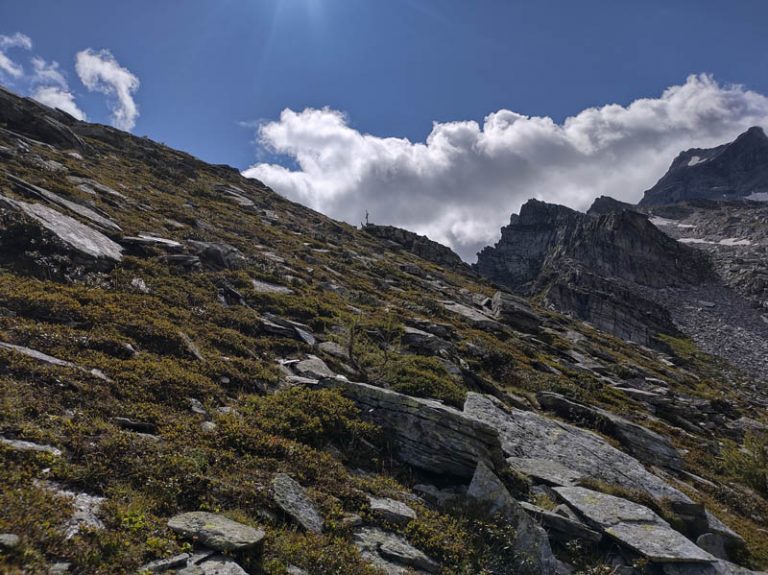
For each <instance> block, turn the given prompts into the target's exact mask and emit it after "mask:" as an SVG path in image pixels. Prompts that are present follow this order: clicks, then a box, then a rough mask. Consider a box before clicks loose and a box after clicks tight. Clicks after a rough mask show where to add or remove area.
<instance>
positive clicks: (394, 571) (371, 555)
mask: <svg viewBox="0 0 768 575" xmlns="http://www.w3.org/2000/svg"><path fill="white" fill-rule="evenodd" d="M353 542H354V544H355V546H356V547H357V548H358V549H359V550H360V555H361V556H362V557H363V559H365V560H366V561H368V562H370V563H371V564H372V565H373V566H374V567H377V568H378V569H381V570H382V571H383V572H384V573H386V574H387V575H405V574H406V572H407V570H408V568H409V567H410V568H413V569H418V570H419V571H421V572H427V573H438V572H439V570H440V566H439V564H438V563H437V562H435V561H434V560H432V559H430V558H429V557H428V556H427V555H425V554H424V553H422V552H421V551H419V550H418V549H416V548H415V547H413V546H412V545H411V544H410V543H408V542H407V541H406V540H405V539H403V538H402V537H399V536H397V535H394V534H392V533H387V532H386V531H382V530H381V529H377V528H375V527H364V528H362V529H360V530H359V531H356V532H355V536H354V541H353Z"/></svg>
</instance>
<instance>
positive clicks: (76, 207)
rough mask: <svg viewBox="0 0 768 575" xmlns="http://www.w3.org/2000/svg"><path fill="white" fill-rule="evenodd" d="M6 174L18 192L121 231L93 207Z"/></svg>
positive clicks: (109, 228) (99, 224)
mask: <svg viewBox="0 0 768 575" xmlns="http://www.w3.org/2000/svg"><path fill="white" fill-rule="evenodd" d="M5 176H6V178H8V179H9V180H10V181H11V182H12V183H13V186H14V189H15V190H16V191H17V192H20V193H21V194H24V195H25V196H32V197H33V198H35V199H41V200H44V201H46V202H49V203H52V204H56V205H57V206H59V207H62V208H65V209H67V210H69V211H70V212H72V213H75V214H77V215H78V216H80V217H82V218H85V219H87V220H89V221H90V222H91V223H92V224H95V225H96V226H97V227H100V228H102V229H105V230H110V231H114V232H119V231H120V226H118V225H117V224H116V223H115V222H114V221H112V220H111V219H109V218H107V217H105V216H103V215H101V214H99V213H98V212H96V211H94V210H92V209H91V208H87V207H85V206H82V205H80V204H78V203H76V202H73V201H71V200H67V199H66V198H62V197H61V196H59V195H58V194H54V193H53V192H50V191H48V190H46V189H44V188H41V187H39V186H35V185H33V184H30V183H29V182H26V181H24V180H22V179H21V178H18V177H16V176H14V175H12V174H9V173H6V174H5Z"/></svg>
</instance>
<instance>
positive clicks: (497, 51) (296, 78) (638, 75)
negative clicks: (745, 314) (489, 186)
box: [0, 0, 768, 244]
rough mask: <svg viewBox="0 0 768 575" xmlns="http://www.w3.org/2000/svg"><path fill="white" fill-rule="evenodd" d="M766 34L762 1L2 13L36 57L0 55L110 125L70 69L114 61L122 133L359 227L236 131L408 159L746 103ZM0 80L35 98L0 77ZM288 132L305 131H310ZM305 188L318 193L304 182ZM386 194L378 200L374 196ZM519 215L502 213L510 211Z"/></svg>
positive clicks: (359, 1) (475, 0) (196, 6)
mask: <svg viewBox="0 0 768 575" xmlns="http://www.w3.org/2000/svg"><path fill="white" fill-rule="evenodd" d="M766 22H768V3H766V2H765V1H764V0H739V1H738V2H729V3H724V2H721V1H710V0H645V1H643V2H629V1H618V0H600V1H597V0H580V1H578V2H575V1H573V0H557V1H555V0H540V1H535V2H534V1H532V0H527V1H514V0H386V1H385V0H215V1H214V0H205V1H204V0H183V1H181V0H179V1H167V0H131V1H130V2H105V1H104V0H69V1H67V2H61V1H57V0H49V1H42V0H23V1H13V0H4V1H2V2H0V34H4V35H12V34H14V33H17V32H19V33H23V34H25V35H26V36H28V37H29V38H30V39H31V41H32V42H33V48H32V49H31V50H26V49H22V48H19V47H16V48H13V49H9V50H7V52H6V53H7V55H8V57H10V58H12V59H13V60H14V61H15V62H18V63H20V64H22V65H24V66H25V67H26V68H27V69H29V67H30V65H29V63H28V61H27V60H28V59H29V58H30V57H32V56H33V55H37V56H39V57H41V58H44V59H45V60H47V61H49V62H50V61H57V62H58V63H59V64H60V70H61V71H62V72H63V73H64V75H65V77H66V80H67V84H68V90H69V91H71V93H72V96H73V98H74V99H75V101H76V102H77V106H78V107H79V108H80V109H81V110H83V111H84V113H86V114H87V116H88V119H89V120H91V121H98V122H103V123H109V122H110V121H112V120H111V117H110V109H109V108H108V103H109V102H110V101H111V100H110V98H109V97H108V96H107V97H105V94H103V93H101V92H99V91H98V89H95V90H90V91H89V90H88V89H87V88H86V86H85V85H83V83H82V82H81V81H80V79H79V78H78V74H77V73H76V70H75V55H76V54H77V53H78V52H81V51H83V50H86V49H90V50H91V51H93V53H100V52H99V51H101V50H109V52H110V53H111V54H112V55H113V57H114V60H115V62H117V63H119V65H120V67H122V68H124V69H125V70H127V71H130V73H131V74H133V75H134V76H135V77H136V78H137V79H138V80H139V81H140V87H139V88H138V89H136V90H135V91H133V92H132V97H133V99H134V100H135V102H136V104H137V105H138V109H139V115H138V117H136V119H135V127H134V128H133V131H134V133H136V134H139V135H148V136H150V137H151V138H153V139H155V140H158V141H162V142H164V143H166V144H168V145H171V146H173V147H176V148H180V149H183V150H186V151H189V152H191V153H193V154H195V155H196V156H199V157H201V158H203V159H205V160H208V161H211V162H216V163H227V164H230V165H234V166H236V167H239V168H240V169H245V168H247V167H248V166H251V165H252V164H256V163H259V162H264V163H265V164H270V165H271V164H275V165H277V166H279V165H283V166H288V167H289V168H291V169H292V170H293V171H294V172H297V173H299V174H300V178H301V179H302V181H300V182H299V181H298V180H297V178H296V177H293V178H292V180H291V182H288V181H287V179H285V178H283V179H281V177H280V176H281V174H277V177H275V181H274V182H268V183H270V184H273V185H274V184H275V183H278V184H279V183H283V184H285V185H286V190H287V191H286V194H287V195H289V196H292V197H294V198H296V199H300V200H302V201H305V203H309V204H310V205H313V206H314V207H316V208H318V209H321V210H323V211H327V212H329V213H331V214H332V215H336V216H337V217H342V218H345V219H355V218H352V216H351V215H350V216H347V215H346V214H341V213H337V212H336V211H334V207H333V205H332V204H334V203H338V202H337V200H338V196H339V194H340V193H341V192H339V193H335V192H334V193H332V192H333V190H331V191H328V186H331V187H333V186H337V187H338V181H337V180H333V179H332V178H330V176H328V174H327V171H328V169H334V170H337V171H338V170H340V169H343V168H342V167H340V166H338V165H334V166H331V168H329V167H328V166H326V167H325V168H324V170H325V171H323V172H322V174H321V176H328V177H327V178H326V180H325V181H326V184H325V187H324V188H323V190H322V191H321V192H318V191H317V190H313V189H310V188H312V187H313V186H314V187H317V184H316V182H317V181H318V178H317V177H316V176H317V174H314V176H313V174H312V172H311V168H312V166H308V164H307V162H308V160H307V154H308V155H310V156H311V155H312V154H317V153H318V152H317V150H316V149H314V148H312V147H311V146H310V148H311V149H309V150H308V149H307V144H306V141H301V142H298V141H292V142H287V141H285V139H283V140H281V141H279V142H278V141H277V140H275V139H274V137H273V139H272V140H270V141H268V142H266V143H268V144H269V146H264V145H263V141H264V137H263V134H262V144H261V145H260V144H259V143H258V142H256V140H257V139H258V137H257V132H256V130H255V129H254V128H253V127H244V124H246V125H247V124H249V123H252V124H253V123H255V122H261V123H265V122H266V123H269V122H273V123H275V122H277V123H278V124H280V125H281V126H282V127H283V128H286V126H287V125H286V124H285V122H284V121H282V120H281V119H280V114H281V112H282V111H283V110H284V109H286V108H287V109H290V110H293V111H295V112H297V113H299V112H301V111H303V110H305V109H307V108H309V109H322V108H324V107H328V108H329V109H330V110H332V111H337V112H338V113H339V114H343V117H342V120H341V122H342V124H338V123H337V124H336V125H335V128H339V126H340V125H343V128H344V129H349V130H351V131H350V132H349V134H351V135H352V136H354V137H355V138H357V137H360V136H361V135H364V134H371V135H373V136H375V137H376V138H379V139H381V141H382V142H387V140H386V138H390V137H394V138H407V139H409V140H410V142H414V143H418V142H425V141H426V139H427V138H428V136H429V135H430V133H431V132H432V131H433V122H439V123H447V122H471V121H474V122H478V123H479V124H480V125H481V131H482V129H483V128H482V124H483V122H484V119H485V118H486V117H487V116H488V115H489V114H493V113H495V112H497V111H499V110H511V111H514V112H516V113H519V114H522V115H525V116H534V117H542V118H551V119H552V121H554V123H555V124H557V125H560V124H562V122H563V121H564V120H565V119H566V118H567V117H570V116H577V115H578V114H580V113H582V112H583V111H584V110H585V109H588V108H590V107H598V108H601V107H603V106H605V105H608V104H613V103H618V104H620V105H622V106H624V107H627V106H629V105H630V104H631V103H632V102H633V101H635V100H636V99H638V98H660V97H662V94H663V93H664V90H665V89H667V88H669V87H670V86H682V85H685V84H686V79H687V78H688V76H689V75H690V74H702V73H705V74H711V76H709V78H711V79H712V80H713V81H714V82H716V83H717V86H718V89H721V90H725V89H726V88H727V87H728V86H730V85H731V84H742V85H744V86H745V88H744V90H742V92H744V91H745V90H750V91H752V92H754V93H756V94H768V74H767V73H766V71H768V40H766V36H767V35H766V33H765V25H766ZM0 81H2V82H3V83H4V84H6V85H11V86H12V87H15V88H16V89H17V90H20V91H25V90H26V91H29V90H30V89H31V88H29V86H28V85H25V84H24V82H23V79H22V80H18V79H16V80H14V79H13V78H10V77H9V76H8V75H7V74H6V75H5V76H3V77H0ZM14 82H15V85H14ZM104 89H105V88H104V87H103V85H102V91H103V90H104ZM106 89H109V87H107V88H106ZM300 120H301V122H302V126H303V127H306V126H307V125H308V124H307V122H308V121H309V119H308V117H305V116H303V117H301V118H300ZM331 120H333V117H331ZM750 120H754V117H752V116H750ZM758 120H759V117H758ZM331 123H333V122H331ZM325 125H326V126H327V125H328V124H327V123H326V124H325ZM741 127H742V126H741V124H739V123H738V122H732V123H731V124H729V127H728V128H727V129H726V128H724V129H723V130H721V131H719V132H716V133H715V132H712V130H709V131H707V130H705V132H704V133H703V135H702V137H701V138H700V139H696V138H694V136H696V132H695V131H694V132H691V133H690V134H688V135H687V137H688V140H685V139H684V138H683V139H682V140H681V139H678V140H675V143H676V144H677V143H687V142H688V141H689V140H691V143H698V142H700V141H703V142H705V143H708V142H709V140H716V139H717V138H725V137H726V136H727V137H731V136H732V135H733V134H732V132H733V131H734V130H736V129H740V128H741ZM275 137H277V136H275ZM283 137H285V135H284V134H283ZM670 145H672V144H670ZM267 148H270V149H272V150H273V151H274V150H278V151H280V152H281V154H280V155H274V154H272V153H270V152H269V151H268V150H267ZM665 149H666V148H665ZM303 151H304V152H306V153H305V154H304V156H302V152H303ZM358 151H359V150H358ZM349 153H351V152H349ZM417 153H418V151H417ZM669 161H671V158H666V159H665V162H667V163H668V162H669ZM315 168H316V166H315ZM390 168H391V167H390ZM390 168H387V169H390ZM399 169H400V168H397V170H399ZM657 171H658V169H657ZM273 172H274V170H273ZM270 173H271V172H269V171H268V170H266V169H260V170H258V171H257V174H256V175H259V176H261V177H264V175H265V174H270ZM398 173H400V172H398ZM307 174H308V175H307ZM659 175H660V174H654V177H658V176H659ZM283 176H284V174H283ZM310 177H313V178H314V179H313V182H310V183H308V181H305V180H307V178H310ZM648 177H650V176H648ZM422 183H423V185H424V186H428V185H429V184H430V182H427V181H424V182H422ZM509 183H510V186H509V187H510V189H513V188H515V182H514V181H510V182H509ZM644 183H645V180H643V184H644ZM390 184H391V186H396V185H398V182H397V181H394V182H390ZM275 187H277V186H275ZM390 189H394V188H387V187H386V186H385V187H384V188H382V189H380V190H379V192H377V193H378V194H379V196H381V195H382V194H383V195H384V196H386V195H387V194H388V193H389V191H388V190H390ZM278 191H281V190H278ZM410 193H411V195H413V194H414V193H415V192H413V191H411V192H410ZM430 193H432V192H430ZM435 193H436V192H435ZM313 194H314V195H313ZM323 194H325V196H324V197H321V196H323ZM433 195H434V194H433ZM329 197H330V198H331V200H333V201H329ZM515 198H517V196H515ZM438 199H439V198H438ZM450 199H451V198H446V201H449V200H450ZM379 200H381V197H379ZM566 200H567V198H566ZM399 201H400V202H401V203H402V199H401V200H399ZM515 202H517V199H516V200H515ZM515 202H507V203H505V204H504V207H505V208H508V209H514V207H515V206H516V205H518V204H519V202H517V203H515ZM416 203H419V199H418V198H417V199H416ZM571 203H574V202H571ZM401 207H402V206H401ZM324 208H326V209H324ZM379 210H380V211H379V213H380V214H382V217H384V219H387V218H389V219H392V220H393V221H394V220H396V221H397V222H399V223H402V224H403V225H408V226H409V227H412V228H415V229H418V230H424V231H429V232H431V234H432V235H437V236H440V237H441V238H442V239H443V240H444V241H447V242H448V243H452V244H455V243H456V242H457V241H459V242H460V241H461V235H462V233H466V230H465V231H464V232H462V231H461V230H459V229H458V227H457V225H458V224H456V222H454V223H453V224H451V225H453V228H452V229H451V230H449V231H445V230H443V231H440V230H438V228H437V226H438V224H436V223H434V222H433V223H432V224H430V225H427V224H425V223H424V222H418V221H415V220H414V221H408V219H407V218H403V217H402V216H400V217H399V219H398V218H396V217H395V216H394V214H389V213H388V212H387V210H386V209H383V208H379ZM425 210H426V211H428V212H430V211H432V212H433V211H434V210H433V209H432V208H429V207H428V206H426V207H425ZM400 211H403V210H402V209H401V210H400ZM406 211H407V210H406ZM505 211H508V210H505ZM390 215H391V216H392V217H390ZM355 217H356V216H355ZM507 217H508V216H507ZM444 219H445V218H444ZM497 219H498V218H497ZM358 221H359V219H358ZM496 223H497V222H496V221H494V222H493V224H494V225H495V224H496ZM446 225H447V224H446ZM459 227H460V226H459ZM443 232H444V233H443ZM486 235H487V234H486Z"/></svg>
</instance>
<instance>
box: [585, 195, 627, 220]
mask: <svg viewBox="0 0 768 575" xmlns="http://www.w3.org/2000/svg"><path fill="white" fill-rule="evenodd" d="M624 210H632V211H637V208H636V207H635V206H634V204H628V203H627V202H620V201H619V200H616V199H614V198H612V197H610V196H600V197H599V198H596V199H595V201H594V202H592V205H591V206H590V207H589V209H588V210H587V214H588V215H590V216H603V215H605V214H614V213H619V212H623V211H624Z"/></svg>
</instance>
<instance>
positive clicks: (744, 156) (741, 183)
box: [640, 127, 768, 206]
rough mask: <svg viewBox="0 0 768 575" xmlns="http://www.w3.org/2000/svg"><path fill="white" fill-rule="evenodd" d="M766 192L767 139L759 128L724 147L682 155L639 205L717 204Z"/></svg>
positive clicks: (692, 150)
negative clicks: (706, 201)
mask: <svg viewBox="0 0 768 575" xmlns="http://www.w3.org/2000/svg"><path fill="white" fill-rule="evenodd" d="M766 191H768V137H766V135H765V132H764V131H763V129H762V128H759V127H752V128H750V129H749V130H747V131H746V132H744V133H743V134H741V135H740V136H739V137H738V138H736V140H734V141H733V142H730V143H728V144H723V145H722V146H718V147H716V148H710V149H700V148H694V149H690V150H687V151H685V152H682V153H681V154H680V155H678V156H677V158H675V160H674V162H672V165H671V166H670V168H669V171H668V172H667V173H666V174H665V175H664V176H663V177H662V178H661V179H660V180H659V181H658V182H657V183H656V185H655V186H653V187H652V188H650V189H649V190H647V191H646V192H645V194H644V195H643V199H642V200H641V201H640V205H641V206H654V205H664V204H674V203H677V202H680V201H684V200H703V199H706V200H716V201H720V200H723V199H728V198H731V199H733V198H741V197H745V196H749V195H751V194H754V193H760V192H766Z"/></svg>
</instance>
